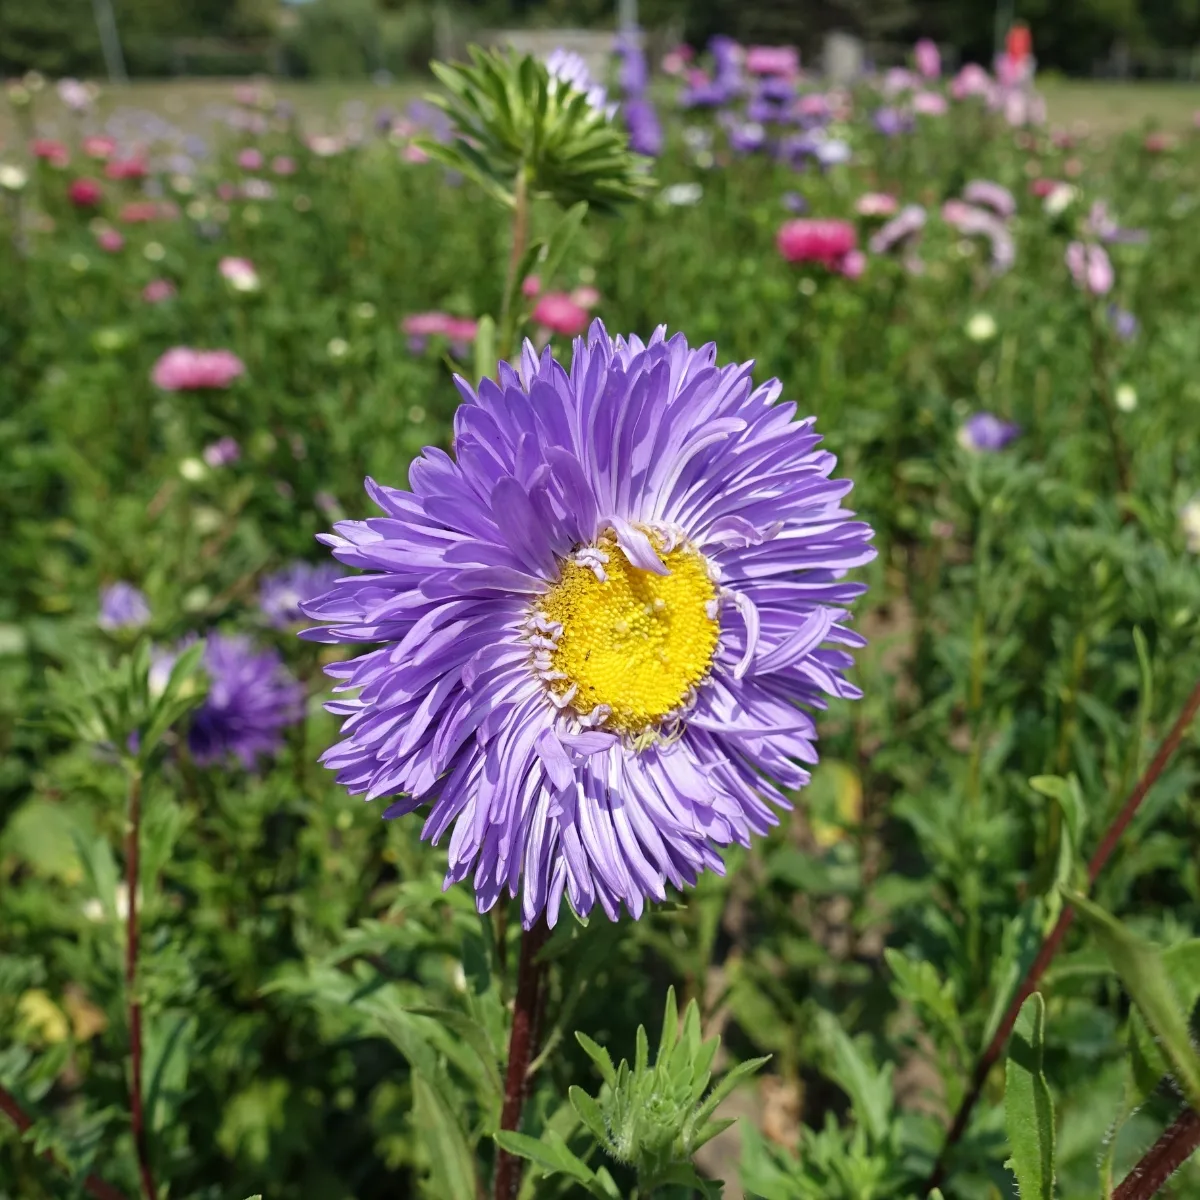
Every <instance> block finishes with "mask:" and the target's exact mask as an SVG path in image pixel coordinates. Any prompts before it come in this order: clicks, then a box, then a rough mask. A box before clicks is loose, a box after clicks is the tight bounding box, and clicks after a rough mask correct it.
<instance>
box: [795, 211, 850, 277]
mask: <svg viewBox="0 0 1200 1200" xmlns="http://www.w3.org/2000/svg"><path fill="white" fill-rule="evenodd" d="M857 240H858V235H857V234H856V233H855V230H854V226H853V225H851V224H850V222H849V221H826V220H812V219H809V218H805V217H800V218H797V219H796V220H794V221H785V222H784V223H783V224H782V225H781V226H780V227H779V233H778V234H777V235H776V238H775V244H776V246H778V248H779V253H780V254H782V255H783V257H784V258H786V259H787V261H788V262H790V263H804V262H817V263H820V264H821V265H822V266H824V267H827V268H828V269H829V270H831V271H837V270H840V269H841V263H842V260H843V259H844V258H845V257H846V255H848V254H849V253H850V251H851V250H853V249H854V248H855V245H856V244H857Z"/></svg>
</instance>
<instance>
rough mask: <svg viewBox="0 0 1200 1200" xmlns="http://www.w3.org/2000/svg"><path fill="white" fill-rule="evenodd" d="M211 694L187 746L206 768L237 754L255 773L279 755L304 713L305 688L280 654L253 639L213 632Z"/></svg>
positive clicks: (208, 650)
mask: <svg viewBox="0 0 1200 1200" xmlns="http://www.w3.org/2000/svg"><path fill="white" fill-rule="evenodd" d="M204 669H205V671H206V672H207V673H208V678H209V681H210V682H209V690H208V696H207V698H206V699H205V701H204V703H203V704H202V705H201V706H200V707H199V708H198V709H197V710H196V712H195V713H194V714H193V716H192V723H191V728H190V729H189V731H188V748H189V749H190V750H191V753H192V757H193V758H194V759H195V761H196V762H197V763H199V764H201V765H207V764H210V763H216V762H220V761H221V760H223V759H225V758H228V757H229V756H230V755H234V756H236V757H237V758H238V759H239V760H240V761H241V763H242V765H243V766H244V767H245V768H246V769H247V770H250V769H252V768H253V767H254V765H255V763H256V762H257V760H258V759H259V758H260V757H263V756H269V755H273V754H276V753H278V751H279V750H280V749H282V747H283V730H284V729H285V728H286V727H287V726H288V725H293V724H295V723H296V722H297V721H298V720H299V719H300V718H301V716H302V715H303V713H304V689H303V687H301V685H300V684H299V683H297V682H296V680H295V679H294V678H293V677H292V675H291V673H290V672H289V671H288V670H287V668H286V667H285V666H284V665H283V659H282V658H281V657H280V655H279V653H278V652H277V651H275V650H262V651H256V650H255V649H254V646H253V643H252V642H251V641H250V639H249V638H248V637H245V636H243V635H238V634H232V635H226V634H220V633H210V634H209V635H208V637H207V639H206V640H205V646H204Z"/></svg>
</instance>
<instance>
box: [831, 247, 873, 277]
mask: <svg viewBox="0 0 1200 1200" xmlns="http://www.w3.org/2000/svg"><path fill="white" fill-rule="evenodd" d="M866 269H867V256H866V255H865V254H864V253H863V252H862V251H861V250H851V251H850V252H849V253H848V254H845V255H843V256H842V259H841V261H840V262H839V263H838V266H837V270H838V271H839V272H840V273H841V274H843V275H845V277H846V278H847V279H858V278H859V277H860V276H861V275H862V273H863V272H864V271H865V270H866Z"/></svg>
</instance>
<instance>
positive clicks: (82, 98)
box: [58, 79, 92, 112]
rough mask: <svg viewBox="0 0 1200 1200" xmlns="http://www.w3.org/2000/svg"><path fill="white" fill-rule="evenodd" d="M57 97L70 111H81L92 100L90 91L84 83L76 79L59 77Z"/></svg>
mask: <svg viewBox="0 0 1200 1200" xmlns="http://www.w3.org/2000/svg"><path fill="white" fill-rule="evenodd" d="M58 98H59V99H60V100H61V101H62V102H63V103H64V104H65V105H66V106H67V107H68V108H69V109H70V110H71V111H72V112H83V110H84V109H85V108H87V107H88V105H90V104H91V102H92V92H91V89H90V88H89V87H88V86H87V84H86V83H80V82H79V80H78V79H60V80H59V81H58Z"/></svg>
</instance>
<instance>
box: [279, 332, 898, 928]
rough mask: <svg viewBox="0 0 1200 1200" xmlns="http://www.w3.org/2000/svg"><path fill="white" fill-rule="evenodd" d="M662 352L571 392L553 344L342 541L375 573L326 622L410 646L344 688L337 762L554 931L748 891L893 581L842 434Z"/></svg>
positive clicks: (586, 359) (642, 350)
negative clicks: (717, 884)
mask: <svg viewBox="0 0 1200 1200" xmlns="http://www.w3.org/2000/svg"><path fill="white" fill-rule="evenodd" d="M716 359H717V351H716V347H715V346H713V345H707V346H704V347H701V348H700V349H690V348H689V347H688V344H687V341H686V340H685V338H684V337H683V335H682V334H677V335H675V336H674V337H672V338H670V339H669V340H668V339H667V337H666V334H665V332H664V330H663V329H662V328H659V329H658V330H656V331H655V333H654V335H653V336H652V337H651V338H650V340H649V342H648V343H646V344H643V342H642V341H641V340H640V339H638V338H636V337H630V338H629V339H628V340H626V339H623V338H616V339H613V338H611V337H610V336H609V334H608V333H607V331H606V330H605V328H604V326H603V324H602V323H601V322H599V321H596V322H594V323H593V324H592V326H591V328H590V330H589V332H588V335H587V337H586V339H584V338H580V339H577V340H576V342H575V344H574V353H573V356H572V361H571V365H570V368H569V370H568V369H565V368H564V367H562V366H561V365H560V364H559V363H557V362H556V361H555V360H554V358H553V357H552V356H551V355H550V354H549V352H546V353H544V354H542V355H541V357H540V358H539V357H538V356H537V354H536V353H535V351H534V349H533V347H532V346H531V345H529V344H528V343H526V346H525V349H524V351H523V353H522V356H521V361H520V365H519V368H516V369H514V368H513V367H511V366H509V365H508V364H507V363H501V364H500V365H499V368H498V372H499V381H498V382H496V381H493V380H491V379H485V380H483V381H482V383H481V384H480V385H479V391H478V393H476V392H475V391H472V389H471V388H470V387H469V386H468V385H467V383H466V382H465V381H464V380H462V379H458V380H456V383H457V386H458V389H459V392H460V393H461V394H462V397H463V400H464V403H463V405H462V407H461V408H460V409H459V411H458V414H457V416H456V419H455V436H454V446H455V451H456V457H454V458H452V457H450V456H449V455H448V454H446V453H444V452H443V451H441V450H439V449H432V448H431V449H428V450H426V451H425V453H424V455H423V456H422V457H420V458H418V459H417V460H416V461H415V462H414V463H413V465H412V467H411V469H410V473H409V483H410V485H411V488H412V490H411V491H402V490H399V489H396V488H391V487H385V486H383V485H381V484H378V483H376V482H374V481H373V480H368V481H367V491H368V493H369V495H370V496H371V498H372V499H373V500H374V502H375V503H376V504H377V505H378V506H379V507H380V508H381V509H382V510H383V513H384V515H383V516H382V517H373V518H368V519H367V520H364V521H343V522H340V523H339V524H337V525H336V526H335V529H336V532H335V533H333V534H328V535H324V536H323V537H322V539H321V540H323V541H324V542H325V543H326V544H327V545H329V546H330V547H332V550H333V553H334V556H335V557H336V558H337V559H338V560H340V561H341V562H342V563H344V564H345V565H346V566H347V567H352V568H358V569H360V570H362V571H365V572H368V573H367V574H363V575H356V576H350V577H348V578H344V579H341V580H340V581H339V582H338V583H337V584H336V585H335V586H334V587H333V588H332V589H331V590H330V591H329V592H328V593H326V594H325V595H324V596H321V597H319V598H317V599H315V600H312V601H310V602H309V603H307V604H305V605H303V606H302V607H303V610H304V612H305V614H306V615H307V616H309V617H310V618H312V619H313V620H315V621H319V622H322V623H323V624H324V626H325V627H324V628H314V629H310V630H306V631H305V632H304V633H303V634H302V635H301V636H302V637H304V638H307V639H309V640H312V641H318V642H332V643H350V644H352V645H362V644H365V643H382V646H380V648H378V649H374V650H371V651H369V652H367V653H366V654H364V655H362V656H361V657H359V658H357V659H354V660H352V661H349V662H342V663H337V664H334V665H331V666H329V667H327V668H326V670H327V671H328V673H329V674H330V675H331V676H332V677H333V678H335V679H338V680H340V683H339V685H338V688H337V690H338V691H339V692H343V693H346V695H345V696H344V697H342V698H339V699H337V700H336V701H335V702H333V703H331V704H330V705H329V707H330V710H331V711H333V712H335V713H337V714H339V715H341V716H343V717H344V718H345V722H344V724H343V726H342V740H341V741H340V742H339V743H337V744H336V745H334V746H333V747H332V748H331V749H330V750H328V751H327V752H326V753H325V755H324V757H323V761H324V762H325V764H326V765H327V766H329V767H330V768H332V769H333V770H336V771H337V772H338V781H339V782H340V783H341V784H343V785H344V786H345V787H346V788H347V789H348V790H349V791H350V792H351V793H352V794H356V795H365V796H366V798H367V799H368V800H372V799H376V798H378V797H380V796H396V797H399V799H396V800H394V801H393V803H392V804H391V805H390V807H389V808H388V809H387V810H386V812H385V813H384V816H385V817H399V816H402V815H404V814H407V813H411V812H414V811H415V810H416V809H418V808H421V807H422V806H424V805H430V806H431V807H430V809H429V815H428V819H427V821H426V823H425V827H424V830H423V836H424V837H425V838H427V839H429V840H431V841H433V842H435V843H436V842H437V841H439V840H440V839H441V838H442V837H443V836H444V835H445V834H446V833H447V832H448V831H450V830H451V827H453V832H452V834H451V836H450V846H449V871H448V873H447V875H446V885H447V886H449V885H450V884H453V883H457V882H459V881H462V880H464V879H467V878H468V877H471V876H473V880H474V887H475V893H476V901H477V905H478V907H479V909H480V911H486V910H488V909H490V908H491V907H492V906H493V905H494V904H495V903H496V902H497V900H498V899H499V897H500V896H501V894H502V893H503V892H505V891H507V892H508V894H509V895H511V896H516V895H517V894H518V891H519V892H520V895H521V909H522V917H523V921H524V924H525V926H526V927H529V926H531V925H533V924H534V923H535V922H536V921H537V920H538V919H539V918H540V916H541V914H543V913H544V914H545V916H546V919H547V921H548V923H549V924H550V925H553V924H554V923H555V921H556V920H557V919H558V915H559V909H560V904H561V900H562V897H563V894H564V892H565V894H566V896H567V898H568V900H569V902H570V905H571V908H572V909H573V910H574V911H575V912H576V913H577V914H579V915H581V916H582V915H584V914H587V913H589V912H590V911H591V910H592V908H593V906H594V905H595V904H597V903H599V904H600V906H601V908H602V909H603V910H604V912H605V913H607V914H608V916H609V917H610V918H612V919H616V917H617V915H618V912H619V909H620V906H621V904H622V903H624V905H625V906H626V907H627V908H628V910H629V911H630V913H632V914H633V915H634V916H635V917H636V916H639V915H640V914H641V912H642V910H643V907H644V905H645V903H646V901H647V900H649V899H653V900H662V899H664V898H665V896H666V888H667V886H668V885H671V886H673V887H675V888H683V887H684V886H685V885H690V884H694V883H695V881H696V878H697V876H698V875H699V874H700V873H701V872H702V871H705V870H711V871H716V872H718V873H719V872H721V871H722V861H721V857H720V854H719V853H718V851H719V850H720V848H721V847H723V846H728V845H730V844H732V843H734V842H736V843H739V844H741V845H747V844H749V841H750V838H751V835H753V834H764V833H765V832H766V831H767V829H768V828H769V827H770V826H771V825H773V824H775V823H776V821H777V817H776V814H775V810H776V809H777V808H788V807H790V801H789V799H788V795H787V794H786V792H785V791H783V790H781V789H795V788H799V787H802V786H803V785H804V784H805V783H807V782H808V779H809V774H808V771H807V770H806V769H805V767H804V766H802V765H801V764H810V765H811V764H813V763H815V762H816V761H817V754H816V749H815V746H814V740H815V738H816V726H815V724H814V721H813V717H812V715H811V711H810V710H812V709H821V708H824V707H825V704H826V697H827V696H838V697H844V698H855V697H857V696H858V695H859V694H860V693H859V692H858V689H856V688H855V687H854V686H853V685H852V684H850V683H849V682H848V681H847V680H846V679H845V677H844V673H845V671H846V670H847V669H848V668H849V667H850V666H851V665H852V663H853V659H852V657H851V655H850V654H849V653H847V650H846V648H853V647H860V646H862V645H863V644H864V643H863V639H862V638H861V637H859V636H858V635H857V634H856V633H854V632H853V631H852V630H851V629H849V628H848V627H847V625H846V620H847V616H848V614H847V610H846V605H847V604H848V603H849V602H850V601H851V600H853V599H854V598H855V597H857V596H858V595H860V594H861V593H862V591H863V590H864V589H863V585H862V584H859V583H854V582H851V581H848V580H847V579H845V575H846V572H847V570H848V569H850V568H852V567H857V566H860V565H862V564H863V563H865V562H868V561H869V560H870V559H871V558H873V557H874V553H875V552H874V550H873V549H872V547H871V545H870V539H871V537H872V532H871V530H870V528H869V527H868V526H867V525H865V524H863V523H861V522H856V521H854V520H853V519H852V514H851V513H850V512H848V511H846V510H845V509H844V508H842V506H841V502H842V500H843V498H844V497H845V496H846V494H847V493H848V492H849V490H850V488H851V484H850V482H849V481H848V480H833V479H831V478H830V475H831V474H832V471H833V468H834V463H835V460H834V456H833V455H832V454H830V453H828V452H826V451H823V450H820V449H818V443H819V442H820V438H819V436H818V435H817V433H816V432H815V430H814V428H813V419H812V418H809V419H807V420H803V421H796V420H795V419H794V418H795V415H796V406H795V405H794V404H777V403H776V401H777V399H778V397H779V394H780V391H781V387H780V384H779V383H778V382H777V381H775V380H771V381H769V382H767V383H765V384H762V385H761V386H759V387H757V388H756V387H755V386H754V384H753V382H752V379H751V364H748V363H746V364H742V365H730V366H724V367H718V366H717V365H716Z"/></svg>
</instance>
